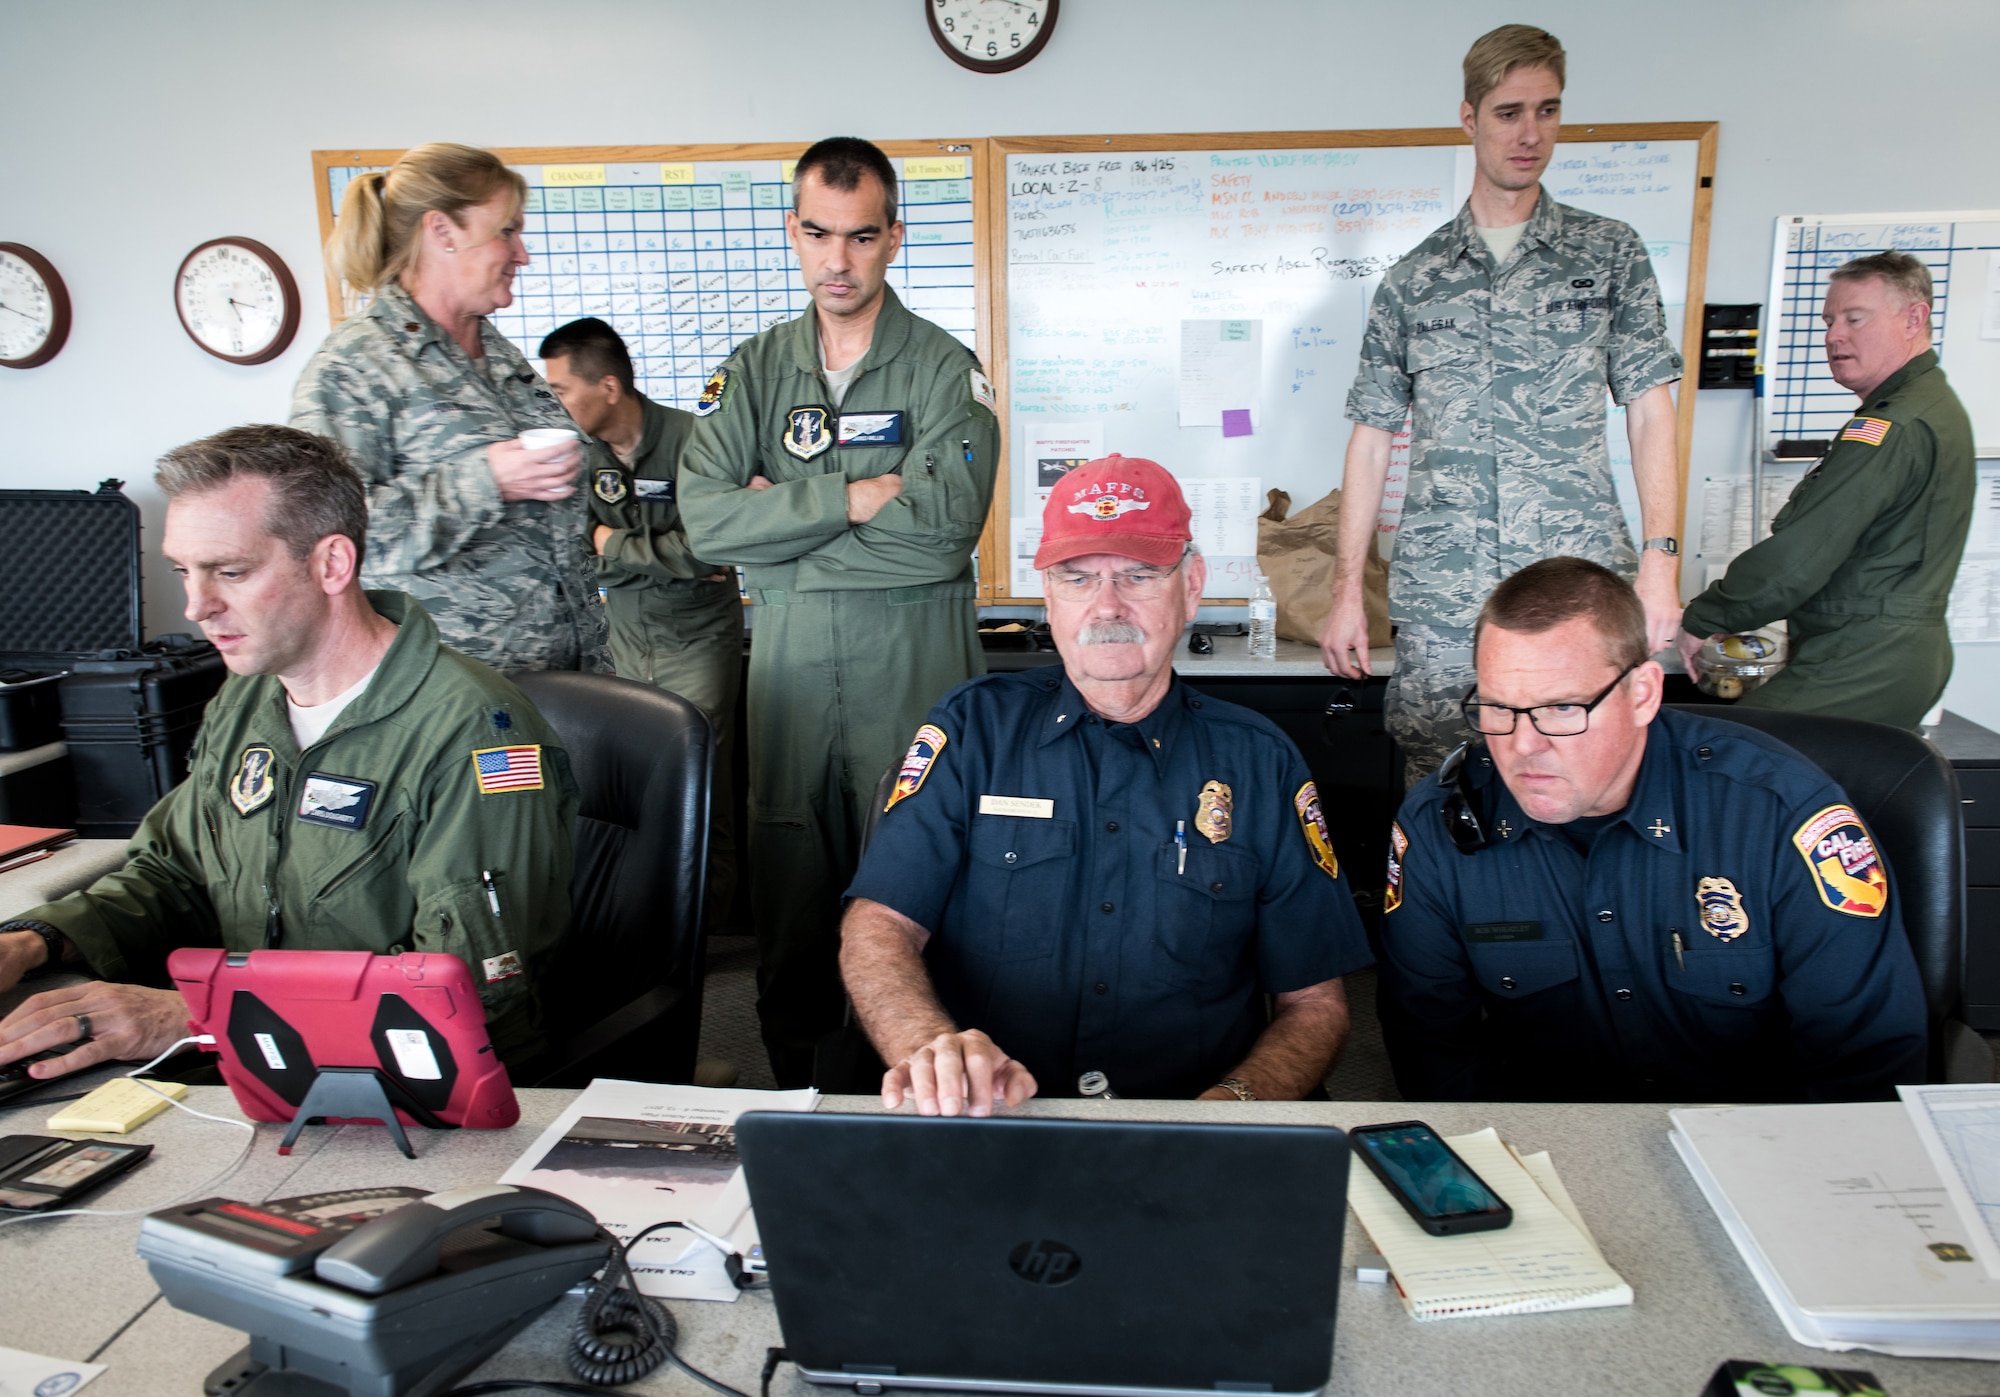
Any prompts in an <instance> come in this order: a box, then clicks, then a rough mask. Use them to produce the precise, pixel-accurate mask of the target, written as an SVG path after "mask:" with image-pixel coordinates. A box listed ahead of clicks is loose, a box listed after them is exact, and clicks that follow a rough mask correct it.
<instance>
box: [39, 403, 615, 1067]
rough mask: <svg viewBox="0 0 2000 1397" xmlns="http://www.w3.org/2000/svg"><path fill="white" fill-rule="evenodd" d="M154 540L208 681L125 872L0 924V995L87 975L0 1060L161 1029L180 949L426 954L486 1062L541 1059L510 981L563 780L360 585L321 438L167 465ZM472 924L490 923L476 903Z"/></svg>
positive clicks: (549, 740)
mask: <svg viewBox="0 0 2000 1397" xmlns="http://www.w3.org/2000/svg"><path fill="white" fill-rule="evenodd" d="M155 478H156V480H157V481H158V483H159V486H160V489H161V490H162V491H163V492H164V493H165V494H166V496H167V519H166V528H165V531H164V533H163V535H162V538H161V548H162V551H163V552H164V553H165V554H166V556H167V557H168V559H170V560H171V561H172V563H173V565H174V571H176V572H177V573H179V574H180V576H181V579H182V581H183V583H184V584H185V585H186V587H187V618H188V619H189V620H190V621H194V622H196V623H198V624H199V625H200V626H201V629H202V632H203V634H205V635H206V636H207V637H208V638H209V639H210V640H211V641H213V642H214V644H215V647H216V649H218V650H219V651H221V652H222V659H223V663H224V664H226V665H227V666H228V667H229V671H230V677H229V678H228V679H227V680H226V681H224V683H223V686H222V690H221V692H220V693H218V694H217V695H216V696H215V698H214V699H213V700H211V701H210V703H209V705H208V712H207V715H206V716H205V718H204V719H203V722H202V729H201V735H200V737H199V739H198V740H197V742H196V744H195V749H194V753H193V755H192V756H191V758H190V760H189V772H188V778H187V780H185V781H183V782H182V783H181V784H180V785H178V786H176V787H175V788H174V789H173V790H172V791H170V792H168V793H167V795H166V796H165V798H163V799H162V800H161V801H160V803H159V804H158V805H156V806H154V807H153V809H152V811H151V812H150V813H148V814H147V816H146V819H145V822H144V823H143V824H141V825H140V826H139V829H138V832H137V833H136V834H134V835H133V838H132V844H131V847H130V849H129V851H128V853H129V862H127V864H126V865H125V867H124V868H122V869H120V870H118V871H117V872H114V873H109V874H106V875H105V876H104V877H103V878H100V879H99V880H98V881H97V882H95V883H94V884H92V885H91V886H90V887H88V888H86V889H84V890H83V891H81V892H76V893H72V894H70V895H69V896H68V897H65V898H62V899H60V900H59V901H56V902H52V903H49V904H47V905H46V906H42V907H37V908H35V909H33V910H32V911H29V912H27V913H25V914H24V915H22V916H20V917H17V918H15V919H13V920H11V921H9V922H7V923H6V924H5V925H0V988H11V987H12V986H13V985H14V984H15V983H16V982H17V981H18V980H20V979H21V978H22V977H23V976H24V975H32V974H35V973H36V972H38V971H40V970H42V969H44V968H52V967H64V968H73V969H76V970H88V971H89V972H90V973H91V974H93V975H96V976H99V977H101V978H100V979H96V980H91V981H87V982H85V983H83V984H78V985H72V986H68V987H66V988H62V989H54V990H47V991H44V992H43V993H41V994H37V995H34V996H32V997H30V998H29V999H28V1000H27V1001H26V1002H25V1003H23V1004H22V1005H21V1006H20V1007H19V1008H17V1009H16V1010H15V1011H14V1012H13V1013H12V1014H10V1015H8V1016H7V1018H6V1019H5V1020H4V1021H0V1064H4V1063H8V1062H13V1061H16V1060H17V1059H19V1058H23V1057H26V1056H29V1055H30V1054H33V1053H37V1052H42V1051H45V1050H48V1049H55V1048H62V1047H65V1046H67V1045H69V1044H72V1043H74V1044H77V1045H79V1046H77V1047H75V1048H74V1049H73V1050H72V1051H70V1052H68V1053H67V1054H65V1055H64V1056H63V1057H61V1058H58V1059H51V1060H50V1061H47V1062H43V1063H38V1064H36V1065H34V1066H32V1067H30V1068H29V1069H28V1071H29V1073H30V1075H32V1076H37V1077H53V1076H60V1075H62V1074H63V1073H66V1072H71V1071H74V1070H76V1069H78V1068H81V1067H87V1066H89V1065H90V1064H92V1063H95V1062H101V1061H103V1060H105V1059H107V1058H124V1059H144V1058H149V1057H152V1056H154V1055H156V1054H158V1053H160V1052H163V1051H165V1050H166V1048H167V1047H168V1046H170V1045H171V1044H172V1043H173V1042H174V1041H175V1040H176V1039H178V1038H180V1037H181V1036H182V1034H183V1032H184V1031H185V1029H184V1025H185V1022H186V1017H187V1015H186V1011H185V1009H184V1007H183V1006H182V1003H181V997H180V995H179V994H178V993H176V992H175V991H173V990H172V989H166V988H152V987H153V986H164V985H166V984H167V973H166V959H167V955H168V953H169V952H171V951H173V950H174V949H175V948H177V947H180V946H223V947H226V948H227V949H229V950H232V951H250V950H257V949H260V948H263V947H273V946H275V947H286V948H292V949H303V950H335V951H354V950H361V951H373V952H376V953H377V954H384V955H394V954H397V953H399V952H402V951H440V952H445V953H448V954H451V955H454V956H457V957H458V958H459V959H460V960H462V961H464V962H465V963H466V964H467V965H468V966H469V967H470V968H471V970H472V975H473V980H474V982H475V983H476V984H478V985H479V986H480V997H481V999H482V1000H483V1001H484V1003H485V1006H486V1018H487V1024H488V1028H489V1031H490V1033H491V1036H492V1040H493V1046H494V1049H495V1051H496V1052H498V1053H499V1055H500V1057H501V1058H502V1060H504V1061H507V1062H510V1063H518V1062H520V1061H522V1060H524V1059H526V1058H527V1057H530V1056H532V1055H533V1054H534V1052H535V1051H536V1050H538V1049H539V1048H540V1047H541V1046H542V1039H541V1030H540V1026H539V1018H540V1014H539V1006H538V1004H537V1001H536V996H535V979H536V976H537V974H538V973H540V972H541V971H542V970H543V969H544V967H545V964H546V961H547V959H548V957H549V955H550V954H551V952H552V951H553V950H554V949H555V947H556V945H557V943H558V942H559V941H560V940H561V939H562V936H563V933H564V932H565V931H566V930H567V929H568V927H569V918H570V899H569V886H570V872H571V864H572V856H571V844H570V840H571V829H572V826H573V824H574V822H575V819H576V809H577V790H576V783H575V781H574V780H573V779H572V778H571V776H570V771H569V758H568V755H567V754H566V753H565V752H564V751H563V749H562V747H561V746H560V745H559V744H558V742H557V740H556V736H555V733H554V731H553V730H552V729H551V728H550V727H549V725H548V724H547V722H545V721H544V720H543V718H542V716H541V714H539V713H537V712H536V711H535V709H534V708H533V706H532V705H530V704H529V703H528V701H527V699H526V698H525V697H523V695H522V694H521V692H520V690H518V689H516V688H515V687H514V686H513V685H512V684H510V683H508V682H507V680H505V679H503V678H501V677H500V675H499V674H498V673H496V672H495V671H493V670H491V669H488V668H487V667H486V666H485V665H483V664H480V663H479V662H478V661H476V660H469V659H467V658H466V657H465V656H463V655H461V654H459V653H458V652H457V651H456V650H450V649H446V648H445V647H444V646H443V645H442V644H440V643H439V640H438V631H437V626H436V625H435V624H434V623H433V622H432V621H431V618H430V617H429V615H427V614H426V613H425V611H424V609H423V608H422V607H421V606H419V605H417V603H416V602H415V601H413V600H412V599H411V598H410V597H408V596H406V595H405V594H404V593H402V592H364V591H362V589H361V583H360V571H361V556H362V548H363V546H364V541H365V537H366V528H367V520H368V502H367V496H366V494H365V492H364V491H363V488H362V484H361V477H360V476H359V475H358V474H356V472H355V470H354V468H353V466H352V465H350V464H349V463H348V461H347V459H346V456H345V454H344V453H343V452H342V450H341V448H340V447H339V446H338V445H337V444H335V443H334V442H331V441H329V440H327V439H326V438H325V437H320V436H314V435H313V434H311V433H309V432H302V431H298V430H296V429H294V428H291V427H268V426H251V427H236V428H232V429H231V430H229V431H226V432H222V433H219V434H218V435H216V436H212V437H209V438H207V439H206V440H204V441H198V442H194V443H193V444H191V445H188V446H183V447H180V448H178V449H176V450H174V451H170V452H168V453H167V455H166V456H165V457H164V458H163V459H162V460H161V462H160V467H159V472H158V474H157V476H156V477H155ZM496 909H497V910H496Z"/></svg>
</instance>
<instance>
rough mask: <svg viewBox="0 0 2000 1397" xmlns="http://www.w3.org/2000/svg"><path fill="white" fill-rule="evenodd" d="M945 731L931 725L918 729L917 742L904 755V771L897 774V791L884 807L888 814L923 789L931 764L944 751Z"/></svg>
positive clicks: (894, 791)
mask: <svg viewBox="0 0 2000 1397" xmlns="http://www.w3.org/2000/svg"><path fill="white" fill-rule="evenodd" d="M944 744H945V735H944V730H943V729H942V728H939V727H937V726H935V725H934V724H931V723H925V724H924V725H923V726H922V727H920V728H918V729H917V737H916V741H914V742H912V743H911V744H910V750H909V751H908V752H906V753H904V754H903V769H902V770H901V771H899V772H897V773H896V789H895V790H893V791H891V792H889V803H888V804H887V805H885V806H883V807H882V813H883V814H885V815H886V814H888V813H889V812H890V811H891V810H894V809H895V808H896V802H897V801H899V800H907V799H908V798H909V797H911V796H913V795H915V794H916V793H917V792H918V790H920V789H921V788H922V787H923V784H924V778H925V777H926V776H928V775H930V774H931V763H932V762H934V761H936V760H937V758H938V753H940V752H942V751H943V750H944Z"/></svg>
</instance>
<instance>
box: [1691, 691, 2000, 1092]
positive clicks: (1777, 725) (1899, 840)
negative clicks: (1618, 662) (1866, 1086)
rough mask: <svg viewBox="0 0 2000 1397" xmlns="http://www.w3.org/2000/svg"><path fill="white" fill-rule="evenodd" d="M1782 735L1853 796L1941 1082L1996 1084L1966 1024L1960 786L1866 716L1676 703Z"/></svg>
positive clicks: (1903, 738)
mask: <svg viewBox="0 0 2000 1397" xmlns="http://www.w3.org/2000/svg"><path fill="white" fill-rule="evenodd" d="M1670 706H1671V707H1673V708H1676V709H1679V710H1680V711H1681V712H1683V713H1693V714H1698V715H1700V716H1701V717H1704V718H1719V719H1722V720H1724V721H1726V722H1732V723H1741V724H1742V725H1743V726H1745V727H1749V728H1755V729H1757V731H1759V732H1761V733H1764V734H1765V735H1766V736H1769V737H1775V738H1776V739H1778V741H1780V742H1782V743H1784V744H1785V745H1786V746H1788V747H1791V748H1793V749H1795V750H1796V751H1797V752H1798V753H1799V755H1801V756H1803V757H1804V758H1806V760H1808V761H1810V762H1811V763H1812V764H1813V765H1815V766H1817V767H1818V768H1819V769H1820V770H1821V771H1824V772H1825V773H1826V774H1827V775H1828V776H1829V777H1831V778H1832V779H1833V780H1834V781H1835V782H1837V783H1838V784H1839V785H1840V788H1841V789H1842V790H1844V791H1846V792H1847V797H1848V799H1849V800H1850V801H1852V802H1853V805H1854V808H1855V810H1856V811H1858V812H1859V813H1860V815H1861V818H1862V819H1863V820H1865V821H1866V822H1867V824H1868V828H1869V830H1870V831H1871V832H1872V833H1873V834H1874V836H1875V844H1876V847H1877V848H1878V849H1879V850H1880V851H1881V853H1882V858H1883V862H1884V863H1885V864H1886V865H1887V866H1888V869H1889V883H1890V887H1891V888H1892V889H1893V890H1894V893H1895V896H1896V899H1897V901H1898V905H1899V906H1900V907H1901V909H1902V916H1903V930H1904V932H1905V933H1906V934H1907V935H1908V936H1909V938H1910V949H1911V950H1912V951H1914V952H1915V953H1916V958H1917V973H1918V975H1919V976H1921V977H1922V979H1923V982H1924V1004H1925V1007H1926V1009H1927V1011H1928V1013H1929V1017H1930V1075H1931V1080H1932V1081H1936V1082H1986V1081H1991V1080H1993V1075H1994V1074H1993V1053H1992V1050H1991V1049H1989V1048H1988V1047H1987V1045H1986V1041H1985V1040H1984V1039H1983V1038H1981V1037H1980V1036H1979V1035H1978V1034H1977V1033H1975V1032H1974V1031H1973V1030H1972V1029H1971V1028H1969V1027H1967V1026H1966V1024H1964V1023H1963V1022H1962V1021H1960V1019H1959V1017H1958V1013H1959V1007H1960V1000H1959V975H1960V969H1961V967H1962V966H1963V965H1964V956H1965V835H1964V829H1963V826H1962V824H1961V822H1960V820H1959V806H1958V802H1959V795H1958V778H1957V776H1955V775H1954V774H1953V773H1952V769H1951V764H1950V763H1949V762H1947V761H1946V760H1945V759H1944V757H1943V755H1942V754H1941V753H1939V751H1938V750H1937V749H1936V748H1935V747H1933V746H1931V744H1930V743H1928V742H1926V741H1924V740H1923V739H1922V738H1921V737H1918V736H1917V735H1916V734H1915V733H1911V732H1906V731H1904V730H1903V729H1902V728H1892V727H1889V726H1887V725H1885V724H1882V723H1869V722H1863V721H1862V720H1860V719H1858V718H1832V717H1827V716H1825V715H1824V714H1819V713H1785V712H1778V711H1775V710H1771V709H1762V708H1725V707H1722V706H1720V705H1716V704H1678V703H1677V704H1673V705H1670Z"/></svg>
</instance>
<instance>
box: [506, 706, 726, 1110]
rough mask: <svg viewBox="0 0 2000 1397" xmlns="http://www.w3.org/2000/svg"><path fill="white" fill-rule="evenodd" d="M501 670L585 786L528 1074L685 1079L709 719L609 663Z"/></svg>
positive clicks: (698, 934) (691, 1048)
mask: <svg viewBox="0 0 2000 1397" xmlns="http://www.w3.org/2000/svg"><path fill="white" fill-rule="evenodd" d="M509 677H510V678H511V679H512V680H513V681H514V682H515V683H516V684H517V685H519V686H520V689H521V692H522V693H524V694H526V695H527V696H528V699H529V701H530V702H532V703H533V704H534V705H535V707H536V708H538V709H540V710H541V713H542V716H543V717H545V718H547V719H548V720H549V723H550V725H551V726H552V727H554V728H555V730H556V733H557V734H558V735H559V736H560V737H561V738H562V741H563V746H564V747H565V748H567V749H568V751H569V762H570V769H571V770H572V771H573V772H574V773H575V774H576V783H577V786H578V788H579V789H580V791H581V792H582V796H583V800H582V804H581V806H580V807H579V810H578V814H577V821H576V875H575V879H574V881H573V882H572V884H571V902H572V912H571V919H570V931H569V937H568V939H567V941H566V942H565V943H564V945H563V948H562V950H561V952H560V954H559V955H558V956H557V958H556V963H555V965H554V966H553V967H552V969H551V971H550V975H549V982H548V984H547V985H546V986H545V987H544V990H543V994H542V1006H543V1012H544V1015H545V1018H546V1020H547V1029H548V1034H549V1039H550V1042H551V1044H552V1045H553V1047H552V1050H551V1052H550V1054H549V1055H548V1056H547V1057H546V1058H545V1059H543V1060H541V1061H540V1062H538V1063H535V1064H531V1065H530V1066H529V1073H530V1074H531V1075H532V1081H531V1084H532V1085H535V1086H583V1085H585V1084H586V1083H588V1082H589V1080H590V1079H591V1078H592V1077H622V1078H625V1079H627V1080H631V1081H645V1082H685V1081H689V1080H691V1079H692V1078H693V1076H694V1064H695V1050H696V1048H697V1047H698V1046H699V1043H700V1038H701V987H702V976H703V974H704V972H705V971H706V969H707V964H706V956H705V953H704V945H705V943H704V940H703V936H702V912H703V903H704V896H705V893H706V888H707V881H708V808H709V785H710V781H711V779H712V768H713V765H714V755H715V736H714V733H713V732H712V731H711V730H710V728H709V725H708V719H707V718H706V717H704V716H703V715H702V712H701V710H700V709H699V708H697V707H695V706H694V705H693V704H692V703H690V702H688V701H687V700H686V699H684V698H682V697H680V696H679V695H678V694H670V693H667V692H666V691H664V690H662V689H658V688H655V687H654V686H652V685H650V684H640V683H636V682H634V681H633V680H630V679H615V678H613V677H612V676H610V675H608V674H578V673H574V672H571V671H566V670H544V671H538V672H531V673H523V674H514V675H510V676H509Z"/></svg>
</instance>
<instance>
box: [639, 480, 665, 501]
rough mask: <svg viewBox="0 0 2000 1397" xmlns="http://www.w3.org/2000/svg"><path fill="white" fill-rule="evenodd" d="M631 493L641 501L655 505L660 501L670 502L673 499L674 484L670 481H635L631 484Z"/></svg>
mask: <svg viewBox="0 0 2000 1397" xmlns="http://www.w3.org/2000/svg"><path fill="white" fill-rule="evenodd" d="M632 493H633V494H635V495H637V496H638V497H639V498H640V499H642V500H651V501H652V502H654V503H655V504H658V503H660V502H662V501H671V500H672V499H673V497H674V482H673V481H671V480H635V481H633V482H632Z"/></svg>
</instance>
